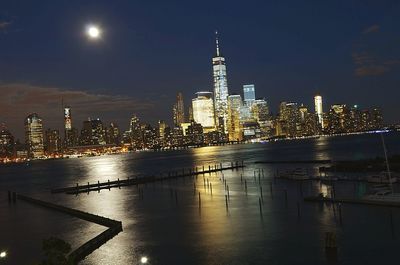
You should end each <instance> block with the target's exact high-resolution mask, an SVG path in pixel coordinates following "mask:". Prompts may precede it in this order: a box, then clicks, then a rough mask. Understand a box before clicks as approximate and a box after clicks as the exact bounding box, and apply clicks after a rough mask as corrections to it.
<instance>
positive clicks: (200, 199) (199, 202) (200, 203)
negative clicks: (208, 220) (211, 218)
mask: <svg viewBox="0 0 400 265" xmlns="http://www.w3.org/2000/svg"><path fill="white" fill-rule="evenodd" d="M199 214H201V197H200V191H199Z"/></svg>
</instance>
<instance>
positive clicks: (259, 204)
mask: <svg viewBox="0 0 400 265" xmlns="http://www.w3.org/2000/svg"><path fill="white" fill-rule="evenodd" d="M258 207H259V208H260V215H261V218H262V216H263V214H262V205H261V198H260V197H258Z"/></svg>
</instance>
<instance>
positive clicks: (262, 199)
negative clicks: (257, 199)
mask: <svg viewBox="0 0 400 265" xmlns="http://www.w3.org/2000/svg"><path fill="white" fill-rule="evenodd" d="M260 196H261V201H262V203H264V196H263V190H262V186H261V185H260Z"/></svg>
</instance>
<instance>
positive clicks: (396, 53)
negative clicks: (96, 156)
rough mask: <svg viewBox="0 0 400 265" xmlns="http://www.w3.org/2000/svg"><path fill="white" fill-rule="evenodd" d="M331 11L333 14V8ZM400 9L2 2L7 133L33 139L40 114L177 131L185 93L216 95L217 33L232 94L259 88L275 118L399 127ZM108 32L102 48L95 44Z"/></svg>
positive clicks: (0, 50) (55, 120) (0, 59)
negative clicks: (339, 108)
mask: <svg viewBox="0 0 400 265" xmlns="http://www.w3.org/2000/svg"><path fill="white" fill-rule="evenodd" d="M328 2H329V3H328ZM399 14H400V1H384V0H381V1H375V0H371V1H367V0H365V1H348V0H343V1H318V0H315V1H297V0H293V1H222V0H221V1H209V0H203V1H133V0H130V1H128V0H127V1H117V0H116V1H109V0H107V1H98V0H97V1H61V0H60V1H54V0H52V1H31V0H29V1H28V0H26V1H18V0H13V1H1V3H0V93H1V95H0V123H5V124H6V125H7V127H8V128H9V129H10V130H11V131H12V132H13V133H14V134H15V135H17V136H18V137H21V138H22V137H23V122H24V117H26V116H27V115H28V114H29V113H30V112H37V113H38V114H39V115H40V116H42V118H43V120H44V126H45V128H48V127H52V128H61V127H62V122H63V120H62V110H61V98H63V99H64V102H65V103H66V104H69V105H71V107H72V114H73V123H74V126H76V127H78V128H80V127H81V123H82V120H83V119H85V118H87V117H89V116H90V117H92V118H97V117H100V118H102V119H103V120H104V121H106V122H110V121H116V122H117V123H118V124H119V125H120V127H121V128H122V129H126V128H127V126H128V120H129V117H130V116H131V114H132V113H136V114H137V115H138V116H139V117H140V118H142V119H143V120H145V121H148V122H151V123H155V121H156V120H158V119H164V120H167V121H168V122H169V123H170V124H171V115H172V113H171V112H172V110H171V106H172V104H173V103H174V101H175V96H176V93H177V92H178V91H182V92H183V94H184V97H185V104H186V106H188V104H189V103H190V100H191V99H192V98H193V97H194V93H195V92H196V91H200V90H209V91H212V90H213V84H212V68H211V57H212V56H213V55H214V54H215V46H214V31H215V30H216V29H218V31H219V32H220V44H221V49H222V53H223V55H224V56H225V57H226V60H227V71H228V85H229V92H230V93H235V92H236V93H241V90H242V85H243V84H247V83H254V84H255V85H256V95H257V97H265V98H266V99H267V100H268V102H269V103H270V106H271V110H272V112H273V113H274V114H276V112H277V108H278V104H279V102H280V101H285V100H286V101H295V102H298V103H304V104H306V105H309V106H310V108H311V109H313V105H312V104H313V95H314V94H315V93H316V92H317V91H318V92H320V93H321V95H322V96H323V98H324V110H325V111H327V110H328V107H329V106H328V105H330V104H333V103H347V104H358V105H360V106H361V108H364V107H365V108H368V107H373V106H380V107H382V109H383V112H384V116H385V119H386V122H399V121H400V119H399V114H400V109H399V107H398V102H399V96H400V92H399V89H400V31H399V28H400V15H399ZM90 23H94V24H97V25H99V26H100V27H101V28H102V31H103V35H102V38H101V40H99V41H92V40H89V39H88V38H87V36H86V35H85V34H84V30H85V27H86V25H88V24H90Z"/></svg>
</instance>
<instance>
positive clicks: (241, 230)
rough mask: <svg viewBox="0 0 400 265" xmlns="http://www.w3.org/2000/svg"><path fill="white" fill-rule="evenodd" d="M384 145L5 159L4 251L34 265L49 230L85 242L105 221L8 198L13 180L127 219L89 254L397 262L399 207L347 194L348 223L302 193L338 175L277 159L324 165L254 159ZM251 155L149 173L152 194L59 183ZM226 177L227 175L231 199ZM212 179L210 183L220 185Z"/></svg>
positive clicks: (358, 142)
mask: <svg viewBox="0 0 400 265" xmlns="http://www.w3.org/2000/svg"><path fill="white" fill-rule="evenodd" d="M385 140H386V144H387V147H388V150H389V154H396V153H397V154H399V153H400V141H399V140H400V133H387V134H385ZM376 156H383V149H382V144H381V139H380V136H379V135H378V134H368V135H366V134H365V135H354V136H341V137H321V138H319V139H306V140H292V141H279V142H272V143H265V144H260V143H258V144H243V145H229V146H215V147H203V148H196V149H189V150H181V151H167V152H141V153H130V154H121V155H107V156H98V157H87V158H76V159H64V160H52V161H33V162H30V163H29V164H15V165H2V166H0V251H1V250H6V251H7V253H8V255H7V258H6V259H3V260H1V259H0V264H35V263H37V262H38V261H40V259H41V255H42V254H41V241H42V240H43V239H44V238H48V237H50V236H53V235H54V236H57V237H60V238H62V239H64V240H66V241H67V242H69V243H70V244H71V246H72V248H76V247H78V246H79V245H81V244H83V243H84V242H85V241H87V240H89V239H90V238H92V237H94V236H95V235H97V234H99V233H101V232H102V231H104V230H105V229H106V228H104V227H102V226H100V225H96V224H92V223H89V222H86V221H83V220H80V219H78V218H75V217H71V216H68V215H65V214H62V213H58V212H54V211H51V210H48V209H45V208H41V207H38V206H35V205H31V204H28V203H25V202H22V201H18V202H17V203H16V204H9V203H8V201H7V194H6V191H7V190H15V191H17V192H19V193H23V194H26V195H29V196H32V197H35V198H39V199H43V200H46V201H51V202H55V203H58V204H62V205H65V206H68V207H72V208H76V209H79V210H83V211H87V212H90V213H93V214H98V215H103V216H106V217H109V218H112V219H115V220H119V221H122V224H123V232H121V233H119V234H118V235H117V236H115V237H114V238H113V239H111V240H110V241H108V242H107V243H105V244H104V245H103V246H101V247H100V248H99V249H97V250H96V251H94V252H93V253H92V254H91V255H89V256H88V257H87V258H86V259H85V260H84V261H82V262H81V264H139V261H140V259H141V258H142V257H144V256H145V257H147V258H148V259H149V262H148V264H204V265H205V264H387V263H389V262H390V263H392V264H393V262H395V263H396V262H398V260H399V258H398V255H397V250H398V246H399V243H400V241H399V240H398V238H399V237H400V212H399V210H398V209H395V208H393V209H390V208H386V207H371V206H361V205H349V204H346V205H342V224H340V221H339V216H338V212H337V211H336V212H335V211H334V210H333V208H332V206H331V205H329V204H325V205H324V204H318V203H311V202H304V201H303V197H304V196H307V195H315V194H318V193H320V192H322V193H327V192H329V188H330V187H329V186H326V185H324V184H320V183H319V182H318V181H306V182H303V183H302V184H300V183H299V182H295V181H289V180H277V181H274V180H273V177H274V175H275V174H276V172H277V170H284V169H287V168H295V167H299V166H302V167H307V168H308V170H310V172H313V171H314V170H315V168H316V167H318V166H320V165H313V164H308V165H285V164H279V165H271V164H256V163H254V162H256V161H263V160H307V159H332V160H344V159H364V158H373V157H376ZM242 160H243V161H244V163H245V165H246V167H245V168H244V169H239V170H226V171H223V172H222V173H216V174H206V175H205V176H202V175H200V176H198V177H197V178H195V177H187V178H184V179H176V180H170V181H165V182H163V183H154V184H153V183H151V184H147V185H145V186H142V187H141V188H143V199H141V198H140V196H139V192H138V188H137V187H136V186H131V187H123V188H121V189H118V188H115V189H111V190H110V191H109V190H102V191H101V192H91V193H90V194H80V195H78V196H75V195H66V194H51V193H50V189H51V188H57V187H64V186H74V185H76V183H80V184H86V183H87V182H91V183H94V182H97V181H98V180H99V181H107V180H108V179H110V180H116V179H117V178H120V179H126V178H128V177H140V176H144V175H150V174H160V173H161V172H164V173H165V172H167V171H177V170H181V169H182V168H183V167H185V168H189V167H195V166H199V167H201V166H202V165H205V166H206V167H208V165H214V164H216V163H220V162H222V163H227V164H228V163H230V162H231V161H242ZM255 171H256V173H254V172H255ZM259 172H260V173H259ZM259 174H260V177H259ZM360 174H363V173H360ZM254 175H256V177H254ZM241 176H242V180H241ZM223 179H226V184H227V185H228V186H229V200H228V207H227V204H226V196H225V195H227V191H226V189H225V185H224V183H223ZM204 181H206V182H207V181H208V182H209V183H211V184H212V193H211V190H210V188H209V187H208V186H207V185H206V186H204ZM245 181H246V184H247V187H248V189H247V194H246V191H245V188H244V182H245ZM194 186H195V187H196V191H195V192H194ZM365 186H366V184H365V183H352V182H345V183H338V185H337V186H336V192H337V196H340V195H341V194H346V195H347V196H349V195H351V196H355V194H357V193H359V192H360V191H363V190H365V189H366V187H365ZM260 187H261V188H260ZM261 190H262V191H261ZM271 190H272V193H271ZM285 191H286V192H287V200H286V199H285ZM175 192H176V196H175ZM199 192H200V200H201V203H200V207H199V195H198V193H199ZM171 194H172V196H171ZM1 198H3V199H1ZM259 200H262V205H261V211H260V207H259ZM391 214H392V216H393V219H392V221H393V226H391V220H390V215H391ZM392 227H393V229H392ZM326 232H334V233H336V235H337V245H338V253H337V260H336V261H335V259H332V258H328V257H327V256H326V253H325V247H324V246H325V244H324V240H325V233H326Z"/></svg>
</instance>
